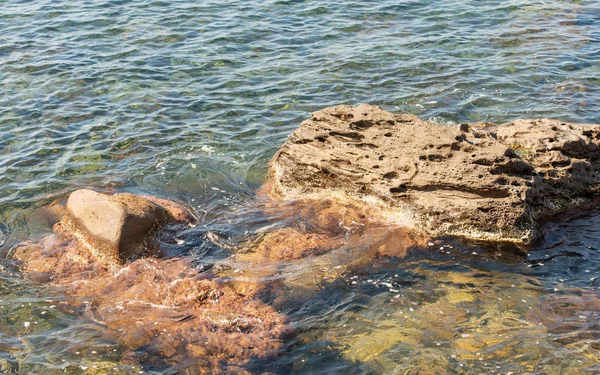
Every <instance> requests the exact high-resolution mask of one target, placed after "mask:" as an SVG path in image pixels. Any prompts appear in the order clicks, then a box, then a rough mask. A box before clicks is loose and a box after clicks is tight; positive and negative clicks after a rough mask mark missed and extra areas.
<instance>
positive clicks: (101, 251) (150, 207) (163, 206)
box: [61, 189, 192, 264]
mask: <svg viewBox="0 0 600 375" xmlns="http://www.w3.org/2000/svg"><path fill="white" fill-rule="evenodd" d="M66 208H67V213H66V215H65V216H64V218H63V219H62V220H61V224H62V225H63V226H64V227H66V228H67V230H68V231H69V232H71V234H73V235H74V236H75V237H76V238H77V239H78V240H79V241H80V242H81V243H82V244H84V245H85V246H86V247H87V248H88V249H89V250H90V251H91V252H92V253H93V254H94V255H95V256H96V257H97V258H98V259H99V260H100V261H102V262H103V263H105V264H124V263H126V262H127V261H130V260H133V259H136V258H139V257H145V256H158V255H160V245H159V241H158V239H157V236H156V234H157V232H158V230H159V229H161V228H162V227H164V226H165V225H166V224H167V223H168V222H169V221H186V220H187V221H189V220H191V218H192V216H191V213H190V212H189V211H187V210H186V209H185V207H183V206H181V205H179V204H177V203H176V202H173V201H170V200H166V199H162V198H156V197H143V196H138V195H135V194H130V193H120V194H115V195H107V194H102V193H98V192H96V191H93V190H89V189H81V190H77V191H75V192H73V193H71V195H70V196H69V199H68V200H67V206H66Z"/></svg>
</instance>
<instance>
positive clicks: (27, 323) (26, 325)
mask: <svg viewBox="0 0 600 375" xmlns="http://www.w3.org/2000/svg"><path fill="white" fill-rule="evenodd" d="M23 325H24V326H25V328H27V327H29V326H30V325H31V323H30V322H25V323H23Z"/></svg>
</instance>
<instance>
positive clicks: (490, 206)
mask: <svg viewBox="0 0 600 375" xmlns="http://www.w3.org/2000/svg"><path fill="white" fill-rule="evenodd" d="M599 139H600V129H599V128H598V126H596V125H575V124H570V123H565V122H561V121H557V120H550V119H537V120H517V121H513V122H509V123H506V124H502V125H496V124H492V123H478V124H460V125H455V126H444V125H438V124H431V123H427V122H424V121H421V120H419V119H418V118H417V117H415V116H412V115H408V114H393V113H390V112H387V111H384V110H383V109H381V108H379V107H375V106H371V105H365V104H362V105H359V106H357V107H350V106H346V105H340V106H335V107H329V108H325V109H323V110H321V111H318V112H315V113H313V114H312V117H311V118H310V119H308V120H305V121H304V122H302V124H301V125H300V127H299V128H298V129H297V130H296V131H294V133H292V134H291V135H290V137H289V138H288V140H287V141H286V142H285V144H284V145H283V146H282V147H281V148H280V149H279V151H278V152H277V153H276V154H275V156H274V157H273V159H272V160H271V165H270V171H269V185H270V187H271V192H272V195H274V196H278V197H280V198H283V199H285V200H299V199H319V198H320V197H323V196H326V195H327V196H332V195H334V196H338V197H342V198H343V199H350V200H352V201H354V202H362V203H363V204H365V205H367V206H370V207H372V211H370V212H371V216H372V217H373V218H374V219H377V218H378V217H380V222H384V223H385V222H388V223H390V222H401V223H402V224H404V225H407V224H408V225H409V226H413V227H417V228H422V229H425V230H426V231H427V232H429V233H430V234H433V235H442V234H443V235H458V236H464V237H469V238H474V239H484V240H500V241H511V242H517V243H529V242H531V241H532V240H534V239H535V238H536V237H537V231H536V227H537V225H536V224H537V222H538V221H539V220H540V219H542V218H545V217H548V216H551V215H554V214H557V213H559V212H561V211H564V210H566V209H570V208H574V207H576V206H579V205H582V204H584V203H587V202H590V201H591V200H592V198H593V197H594V196H595V195H596V192H597V189H598V186H599V182H600V174H599V173H598V170H599V169H600V147H599V145H600V140H599ZM383 212H386V213H387V214H385V215H384V214H383ZM389 212H392V213H395V214H396V215H395V216H394V215H391V216H390V215H389Z"/></svg>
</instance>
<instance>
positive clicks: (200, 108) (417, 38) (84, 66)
mask: <svg viewBox="0 0 600 375" xmlns="http://www.w3.org/2000/svg"><path fill="white" fill-rule="evenodd" d="M599 51H600V7H599V6H598V4H597V2H596V1H592V0H569V1H558V0H534V1H525V0H508V1H496V0H484V1H460V2H457V1H452V0H424V1H410V0H405V1H390V0H377V1H369V2H365V1H351V0H334V1H327V2H324V1H318V0H314V1H313V0H304V1H302V0H301V1H294V0H278V1H273V0H269V1H243V2H230V1H222V0H208V1H203V2H193V1H188V0H181V1H160V0H159V1H152V0H144V1H139V0H133V1H122V0H98V1H91V2H73V1H64V0H59V1H50V0H37V1H25V0H21V1H18V0H0V252H1V253H2V254H4V255H6V253H8V252H9V250H10V249H11V248H12V247H13V246H14V245H15V244H17V243H18V242H19V241H22V240H24V239H29V238H40V237H42V236H43V235H45V234H47V233H48V232H49V231H50V227H49V224H48V222H49V219H48V217H47V216H45V215H44V214H43V213H42V212H41V211H40V209H39V208H40V207H41V206H43V205H46V204H48V203H50V202H54V201H56V200H61V199H63V198H64V197H65V196H66V195H67V194H68V193H69V192H70V191H72V190H74V189H76V188H79V187H84V186H92V187H96V188H103V189H120V190H128V191H137V192H139V191H143V192H149V193H153V194H157V195H162V196H171V197H175V198H178V199H180V200H182V201H184V202H186V203H188V204H190V205H191V206H193V207H194V209H195V210H196V214H197V215H198V217H200V218H201V219H202V220H203V221H202V225H200V226H199V227H198V228H195V229H193V230H190V231H188V232H186V233H183V234H182V238H184V239H185V241H186V245H185V249H184V250H182V253H185V254H189V255H190V256H192V257H193V258H194V259H196V260H197V262H199V263H206V264H212V263H214V262H215V261H217V260H220V259H223V258H225V257H227V255H228V252H227V249H226V246H224V247H219V246H216V245H214V244H212V243H209V241H207V240H206V235H207V233H219V235H220V236H221V237H222V238H225V239H226V241H229V242H231V243H234V244H235V243H236V242H240V241H242V240H244V239H245V238H246V237H245V236H246V234H247V233H252V232H253V231H256V230H257V229H260V228H264V227H267V226H268V225H271V224H272V221H270V220H269V218H265V217H264V215H263V214H260V213H257V212H256V211H255V210H254V209H252V208H249V207H251V206H252V204H253V203H252V202H253V197H254V190H255V189H256V188H257V187H258V186H260V185H261V184H262V182H263V180H264V175H265V172H266V169H267V164H268V160H269V159H270V157H271V156H272V155H273V153H274V152H275V150H276V149H277V148H278V147H279V146H280V145H281V144H282V143H283V142H284V140H285V139H286V137H287V135H288V134H290V133H291V131H293V130H294V129H295V128H296V127H297V126H298V125H299V123H300V121H301V120H302V119H304V118H306V117H308V116H309V115H310V112H311V111H314V110H318V109H321V108H323V107H325V106H329V105H335V104H341V103H344V104H352V105H354V104H358V103H362V102H365V103H371V104H377V105H381V106H382V107H384V108H385V109H388V110H391V111H394V112H407V113H411V114H414V115H418V116H420V117H422V118H425V119H428V120H432V121H436V122H440V123H457V122H464V121H470V122H474V121H493V122H505V121H510V120H513V119H516V118H534V117H551V118H556V119H562V120H565V121H573V122H580V123H600V108H599V107H598V103H599V102H600V52H599ZM448 244H453V245H452V246H453V249H456V251H451V248H449V247H448V248H444V249H445V250H439V249H438V248H439V247H440V246H441V247H443V246H446V245H448ZM440 246H437V244H436V247H435V251H433V250H431V249H429V250H427V249H421V250H422V251H416V252H414V253H411V254H410V255H409V257H408V258H406V259H402V260H389V259H388V260H386V261H381V262H380V261H376V262H374V263H372V264H369V265H365V266H361V267H359V268H357V269H354V270H352V271H350V273H349V274H347V275H345V276H344V277H342V278H339V279H337V280H334V281H331V282H330V283H327V284H326V285H323V289H321V290H320V292H319V293H318V295H316V296H313V297H311V298H308V299H304V300H303V299H301V298H300V299H298V301H296V302H294V303H292V302H290V303H289V305H287V306H283V307H282V310H283V311H284V312H285V313H286V314H288V315H289V317H290V320H291V321H293V322H294V327H295V328H296V329H297V334H296V335H295V336H294V338H293V339H290V340H291V341H290V342H289V343H286V351H285V353H283V354H282V355H281V356H280V357H278V358H277V359H276V360H273V361H271V362H269V363H265V362H264V361H260V360H258V359H257V360H256V361H255V362H252V363H250V364H249V365H248V366H249V369H250V370H252V371H257V372H259V373H260V372H265V371H271V372H273V373H290V372H294V373H305V374H318V373H322V374H332V373H344V374H350V373H357V374H362V373H377V374H379V373H396V374H413V373H414V374H417V373H422V374H425V373H428V374H429V373H453V374H479V373H494V372H495V373H508V372H513V373H515V374H516V373H528V374H549V373H557V374H558V373H565V374H567V373H568V374H579V373H598V372H600V369H599V368H598V365H597V363H598V362H597V361H598V360H599V356H598V353H599V352H598V350H600V343H599V342H598V337H599V336H598V333H599V331H598V318H599V317H600V305H599V304H598V302H597V301H598V294H599V292H600V291H599V290H598V288H599V287H600V285H598V283H599V282H600V281H598V279H597V274H598V272H600V256H599V255H598V251H600V250H599V249H600V215H598V213H595V212H591V213H589V214H588V215H585V216H582V217H578V218H570V219H569V220H566V221H564V222H562V223H554V224H552V223H549V224H548V236H547V237H546V239H545V241H544V242H543V243H541V244H539V245H537V247H535V248H534V249H531V251H530V252H529V254H528V255H526V256H519V255H511V256H508V255H505V256H499V255H497V254H498V252H499V250H498V249H490V248H488V247H485V246H481V245H478V244H464V243H460V242H456V241H455V240H452V239H447V240H443V241H442V242H441V245H440ZM501 250H502V249H501ZM502 251H505V249H504V250H502ZM448 252H449V253H448ZM474 254H477V255H474ZM290 272H291V273H293V272H296V271H290ZM369 280H370V281H369ZM353 281H356V283H354V284H353ZM388 285H392V286H391V287H390V286H388ZM513 285H515V286H514V287H513ZM390 289H392V290H398V291H399V292H391V291H390ZM62 299H63V297H62V296H61V295H60V293H59V294H57V293H56V292H50V291H48V290H47V289H46V287H45V286H40V285H37V284H35V283H32V282H30V281H27V280H26V279H24V278H23V277H22V275H21V274H20V273H19V272H18V270H17V269H16V268H15V265H14V264H13V262H12V261H10V260H2V263H1V264H0V313H1V314H0V369H1V370H0V371H7V370H6V369H5V368H4V367H2V366H4V364H5V363H8V362H10V361H13V360H18V361H19V362H20V363H22V367H21V370H19V371H20V373H23V374H25V373H44V374H50V373H57V374H58V373H61V374H63V373H65V368H66V367H65V366H67V367H68V369H69V371H72V372H71V373H78V372H77V371H79V373H86V371H91V369H92V368H93V366H99V367H100V368H102V366H105V367H106V366H109V367H110V368H112V367H111V366H117V367H116V368H117V370H114V371H116V372H115V373H126V372H127V371H133V370H132V369H131V368H129V367H127V368H126V366H125V365H121V364H118V363H119V360H120V359H119V358H118V357H117V355H116V354H114V355H113V354H110V353H112V351H114V350H116V349H118V348H117V347H116V346H115V345H116V344H115V343H110V342H109V343H107V342H103V341H102V339H101V337H100V335H99V334H98V333H97V330H98V327H97V325H96V324H94V323H93V322H89V321H82V320H81V319H79V318H77V316H76V314H75V313H72V312H69V311H66V310H65V309H54V308H53V309H50V308H49V307H48V306H58V305H60V303H61V301H62ZM522 301H525V302H522ZM594 301H596V302H594ZM41 311H50V312H51V313H48V312H46V313H44V314H43V315H42V314H41ZM443 317H445V318H443ZM25 322H29V323H30V325H28V326H27V327H25V325H24V324H25ZM34 322H35V324H34ZM490 322H491V323H490ZM488 323H489V324H488ZM492 337H496V338H495V339H492ZM498 337H501V338H502V339H501V340H500V339H498ZM84 346H85V350H84V349H82V347H84ZM75 353H83V354H77V355H76V354H75ZM92 353H94V354H92ZM100 355H102V356H103V357H98V356H100ZM3 361H4V362H3ZM6 361H8V362H6ZM107 363H109V365H107ZM117 364H118V365H117ZM118 366H121V367H118ZM123 366H124V367H123ZM84 368H85V369H84ZM134 370H135V372H137V371H138V370H140V369H139V368H135V369H134ZM143 370H144V371H146V373H168V371H170V370H168V369H166V370H165V368H161V367H160V366H158V367H154V368H153V367H151V366H150V367H147V368H144V369H143ZM107 371H108V370H107ZM140 371H141V370H140ZM419 371H420V372H419ZM427 371H429V372H427Z"/></svg>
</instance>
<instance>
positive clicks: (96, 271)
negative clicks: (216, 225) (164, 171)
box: [12, 105, 600, 373]
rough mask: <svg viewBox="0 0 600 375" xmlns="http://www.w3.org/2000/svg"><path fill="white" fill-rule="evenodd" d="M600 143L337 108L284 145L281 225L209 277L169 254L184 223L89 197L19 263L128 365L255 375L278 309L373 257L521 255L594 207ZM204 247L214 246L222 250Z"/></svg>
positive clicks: (187, 213) (275, 172)
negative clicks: (463, 243)
mask: <svg viewBox="0 0 600 375" xmlns="http://www.w3.org/2000/svg"><path fill="white" fill-rule="evenodd" d="M599 139H600V131H598V130H596V128H595V127H593V126H591V125H574V124H568V123H562V122H559V121H554V120H547V119H542V120H518V121H514V122H511V123H508V124H503V125H496V124H491V123H482V124H461V125H456V126H442V125H436V124H430V123H426V122H423V121H421V120H419V119H418V118H416V117H414V116H411V115H405V114H404V115H395V114H392V113H389V112H386V111H384V110H382V109H381V108H378V107H374V106H369V105H360V106H357V107H349V106H337V107H331V108H326V109H324V110H322V111H318V112H315V113H314V114H313V115H312V118H310V119H308V120H306V121H304V122H303V123H302V124H301V125H300V127H299V128H298V129H297V130H296V131H295V132H294V133H293V134H292V135H291V136H290V137H289V138H288V140H287V141H286V142H285V144H284V145H283V146H282V147H281V148H280V150H279V151H278V152H277V153H276V154H275V156H274V157H273V159H272V161H271V164H270V170H269V174H268V179H267V181H266V183H265V184H264V185H263V187H262V188H261V189H259V190H258V191H257V194H256V197H255V198H256V203H257V205H258V206H259V207H260V208H261V210H263V212H264V214H265V215H266V216H269V217H274V218H277V219H276V220H277V221H278V222H277V223H275V224H277V225H273V227H272V228H270V229H269V230H268V231H267V232H264V233H255V234H254V235H253V236H251V237H250V240H249V241H247V242H246V243H244V244H242V246H240V247H238V248H231V249H228V251H229V252H230V256H229V257H228V258H227V259H225V260H223V261H220V262H219V263H218V264H215V265H214V267H213V268H212V269H211V270H210V271H208V272H200V271H199V270H197V269H196V268H194V266H193V264H192V263H191V261H190V260H189V259H186V258H185V257H182V256H180V255H178V256H175V257H172V256H170V255H169V254H165V253H164V252H163V249H161V244H165V243H170V244H174V243H177V242H176V241H175V240H174V238H175V237H176V235H177V233H179V232H181V231H182V230H185V228H189V227H190V226H194V225H196V224H197V223H196V218H195V217H194V214H193V210H192V209H191V208H189V207H187V206H186V205H185V204H182V203H180V202H177V201H174V200H170V199H166V198H159V197H155V196H148V195H135V194H130V193H116V194H104V193H101V192H97V191H94V190H90V189H81V190H77V191H74V192H72V193H71V194H70V196H69V197H68V199H67V200H66V204H65V205H64V206H65V207H64V208H62V206H58V207H56V206H53V207H52V211H53V213H54V214H56V215H58V214H62V219H60V220H59V221H58V222H57V223H56V224H55V225H54V228H53V229H54V234H52V235H50V236H48V237H47V238H45V239H44V240H42V241H39V242H28V243H23V244H21V245H20V246H18V247H17V248H16V250H15V251H14V253H13V254H12V256H13V258H14V259H17V260H18V261H19V262H20V269H21V271H22V272H23V273H24V274H25V275H26V276H27V277H28V278H30V279H31V280H34V281H37V282H43V283H50V284H53V285H55V286H58V287H59V289H60V290H62V291H63V292H64V293H66V294H67V295H68V304H69V305H70V306H72V309H73V310H76V311H80V312H81V314H82V316H84V317H85V318H86V319H89V320H91V321H94V322H97V323H98V324H100V325H101V326H102V327H103V328H102V335H103V337H104V338H105V339H106V340H109V341H110V342H116V343H118V344H119V345H120V346H122V347H123V348H124V349H125V351H124V353H123V355H122V361H124V362H126V363H138V364H143V363H148V362H157V363H158V362H161V363H162V362H164V363H166V364H168V365H169V366H173V368H176V369H177V370H178V371H187V372H189V373H206V372H207V371H208V372H212V373H221V372H225V373H226V371H221V370H219V368H221V367H228V368H229V371H233V372H235V373H249V372H247V371H246V369H245V368H244V366H245V365H246V364H247V363H248V362H249V361H250V360H252V359H253V358H263V359H269V358H274V357H275V356H277V355H278V354H279V353H281V351H282V350H284V347H285V345H284V338H285V337H286V336H287V335H289V334H290V332H291V330H292V328H291V327H292V325H291V324H290V322H288V321H287V317H286V316H285V315H284V314H282V313H281V312H280V311H279V310H278V306H284V305H285V304H286V303H287V302H286V301H288V300H290V299H291V298H298V296H307V295H314V294H315V293H317V292H318V290H319V289H320V288H321V287H322V285H324V284H326V283H327V282H330V281H334V280H337V279H340V278H343V277H344V275H345V274H347V273H349V272H350V273H351V272H352V270H353V269H357V268H359V267H361V266H364V265H366V264H371V263H372V262H373V260H375V259H378V258H404V257H406V256H407V255H408V254H409V252H410V251H412V250H413V249H415V248H420V249H427V250H431V251H435V249H436V247H437V248H439V250H440V251H447V252H449V250H450V249H452V246H449V245H447V244H446V245H440V243H441V242H440V241H439V240H438V239H435V238H431V237H430V236H441V235H444V236H461V237H467V238H471V239H476V240H486V241H489V240H493V241H501V242H504V241H507V242H514V243H519V244H528V243H530V242H531V241H533V240H535V239H536V238H537V237H538V236H539V235H540V234H541V233H542V230H541V229H540V228H539V223H540V222H541V221H542V220H543V219H544V218H546V217H548V216H551V215H556V214H558V213H561V212H564V211H565V210H569V209H572V208H576V207H582V205H583V204H586V203H590V202H592V201H593V199H594V198H595V196H596V191H597V187H598V181H600V180H599V176H598V174H597V173H598V172H597V171H598V170H599V169H600V147H599V145H600V141H599ZM206 241H212V242H213V243H214V244H215V245H216V246H221V244H220V243H219V238H218V237H217V236H216V235H213V236H210V235H207V236H206ZM221 247H223V246H221ZM299 262H303V263H299ZM299 264H301V265H302V267H299V266H298V265H299ZM290 269H294V272H292V273H290V272H289V271H288V270H290ZM281 274H286V275H287V276H286V277H282V276H281ZM390 285H391V284H390ZM513 286H514V285H513ZM390 288H391V287H390ZM457 293H458V292H457ZM461 293H462V292H461ZM463 294H464V293H463ZM463 294H460V293H458V294H457V295H456V296H454V295H451V296H450V297H448V298H449V301H450V302H451V303H450V306H454V305H455V304H457V303H463V302H465V301H472V300H474V297H473V296H470V295H468V296H464V295H463ZM515 298H516V297H515ZM266 300H268V301H269V302H265V301H266ZM445 304H447V301H445V300H444V301H442V302H440V306H442V305H444V306H445ZM435 306H436V309H437V310H436V311H439V309H440V308H441V307H438V306H437V305H435ZM411 311H412V309H411ZM423 311H424V312H425V313H427V311H426V310H423ZM405 318H406V317H405V316H404V318H403V319H405ZM394 324H396V323H394ZM378 334H380V335H383V336H386V337H387V332H385V333H378ZM383 336H382V337H383ZM374 340H375V341H378V340H379V339H378V338H375V339H374ZM394 340H396V339H394ZM394 340H392V341H390V343H388V344H389V345H388V344H386V345H380V346H381V347H380V348H379V349H373V350H371V351H370V352H372V353H380V352H382V351H384V350H387V349H386V348H388V347H390V346H391V345H393V344H394V343H396V342H397V341H398V340H400V341H401V339H400V338H398V339H397V340H396V341H394ZM367 344H368V345H367ZM364 345H367V346H369V347H370V346H371V345H372V342H371V341H369V340H367V341H365V340H364V339H363V338H362V336H360V337H359V338H357V341H356V342H355V341H352V345H351V347H350V348H349V349H348V350H347V351H346V352H345V353H346V356H347V357H348V358H350V359H352V360H355V361H367V360H369V358H370V355H363V352H364V351H365V350H366V349H365V348H363V346H364ZM468 348H470V346H469V347H468ZM469 350H470V349H469ZM477 350H480V349H477ZM367 352H369V351H367Z"/></svg>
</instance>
